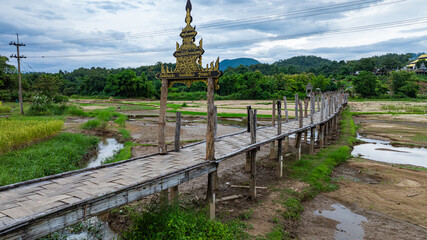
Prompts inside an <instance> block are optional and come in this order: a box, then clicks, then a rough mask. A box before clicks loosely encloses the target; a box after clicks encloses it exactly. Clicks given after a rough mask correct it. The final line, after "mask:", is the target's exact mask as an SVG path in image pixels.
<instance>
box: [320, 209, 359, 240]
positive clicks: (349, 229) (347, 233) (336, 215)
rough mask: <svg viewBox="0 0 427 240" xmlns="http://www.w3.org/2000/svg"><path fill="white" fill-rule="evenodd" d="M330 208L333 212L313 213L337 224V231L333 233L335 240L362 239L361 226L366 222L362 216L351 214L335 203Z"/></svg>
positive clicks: (348, 210)
mask: <svg viewBox="0 0 427 240" xmlns="http://www.w3.org/2000/svg"><path fill="white" fill-rule="evenodd" d="M331 207H332V208H334V210H333V211H319V210H316V211H314V212H313V213H314V214H315V215H318V216H323V217H325V218H329V219H332V220H335V221H337V222H339V224H338V225H337V229H338V230H337V231H336V232H335V240H347V239H363V237H364V236H365V231H364V230H363V227H362V225H361V224H362V222H366V221H367V219H366V218H365V217H364V216H361V215H358V214H355V213H353V212H352V211H350V209H348V208H346V207H345V206H343V205H341V204H338V203H335V204H332V205H331Z"/></svg>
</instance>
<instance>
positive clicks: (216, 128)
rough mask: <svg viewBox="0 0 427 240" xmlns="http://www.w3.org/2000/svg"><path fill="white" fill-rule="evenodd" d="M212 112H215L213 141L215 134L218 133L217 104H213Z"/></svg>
mask: <svg viewBox="0 0 427 240" xmlns="http://www.w3.org/2000/svg"><path fill="white" fill-rule="evenodd" d="M214 114H215V119H214V125H215V131H214V139H215V141H216V140H217V139H216V138H217V136H218V135H217V134H218V108H217V106H214Z"/></svg>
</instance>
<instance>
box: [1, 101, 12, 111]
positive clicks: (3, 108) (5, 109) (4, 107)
mask: <svg viewBox="0 0 427 240" xmlns="http://www.w3.org/2000/svg"><path fill="white" fill-rule="evenodd" d="M11 111H12V108H10V107H6V106H2V102H1V101H0V113H9V112H11Z"/></svg>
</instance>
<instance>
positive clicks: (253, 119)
mask: <svg viewBox="0 0 427 240" xmlns="http://www.w3.org/2000/svg"><path fill="white" fill-rule="evenodd" d="M256 127H257V110H256V109H254V110H252V111H251V144H254V143H256ZM256 153H257V149H256V148H255V149H253V150H251V154H250V155H251V173H250V179H249V196H250V197H251V198H252V199H255V198H256Z"/></svg>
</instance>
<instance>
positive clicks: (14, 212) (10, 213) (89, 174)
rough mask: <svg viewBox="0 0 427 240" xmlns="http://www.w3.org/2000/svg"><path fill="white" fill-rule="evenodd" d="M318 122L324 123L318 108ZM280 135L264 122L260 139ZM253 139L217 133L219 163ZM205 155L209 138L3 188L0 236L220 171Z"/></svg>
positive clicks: (45, 228)
mask: <svg viewBox="0 0 427 240" xmlns="http://www.w3.org/2000/svg"><path fill="white" fill-rule="evenodd" d="M340 109H341V107H340ZM338 112H339V111H338ZM332 117H333V116H331V117H330V118H332ZM326 120H327V119H325V121H323V122H326ZM314 122H315V123H316V124H319V123H320V113H319V112H317V113H316V114H315V116H314ZM316 124H315V125H316ZM315 125H311V124H310V117H306V118H304V127H303V128H299V123H298V121H290V122H288V123H283V124H282V133H283V134H282V135H281V136H282V138H283V136H284V135H287V134H289V135H290V134H294V133H295V132H297V131H301V130H303V129H308V128H310V127H313V126H315ZM277 136H278V135H277V127H271V126H270V127H260V128H258V130H257V144H258V143H259V144H265V143H267V142H271V141H274V140H275V139H277ZM250 141H251V139H250V133H248V132H246V131H245V132H243V131H242V132H239V133H237V134H230V135H227V136H222V137H218V139H217V141H216V142H215V157H216V158H215V159H216V160H217V162H219V161H222V160H225V159H226V158H229V157H231V156H234V155H237V154H241V153H244V152H246V151H248V150H250V148H251V145H250ZM253 148H254V146H253V145H252V149H253ZM205 154H206V143H205V142H201V143H196V144H192V145H190V146H187V147H184V148H182V149H181V151H180V152H169V153H168V154H167V155H158V154H155V155H151V156H146V157H142V158H136V159H131V160H128V161H125V162H121V163H116V164H110V165H105V166H100V167H97V168H91V169H84V170H79V171H75V172H70V173H65V174H59V175H55V176H51V177H46V178H43V179H38V180H33V181H27V182H23V183H18V184H14V185H9V186H3V187H0V239H27V238H34V237H40V236H44V235H46V234H49V233H51V232H54V231H57V230H60V229H62V228H64V227H67V226H70V225H73V224H75V223H77V222H79V221H81V220H83V219H85V218H86V217H89V216H93V215H96V214H99V213H102V212H105V211H108V210H110V209H112V208H115V207H118V206H121V205H124V204H127V203H130V202H133V201H136V200H139V199H141V198H143V197H145V196H148V195H150V194H153V193H156V192H159V191H161V190H164V189H168V188H170V187H173V186H177V185H179V184H181V183H183V182H186V181H189V180H190V179H192V178H195V177H199V176H202V175H204V174H207V173H210V172H214V171H216V166H217V163H215V162H208V161H206V160H205Z"/></svg>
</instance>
